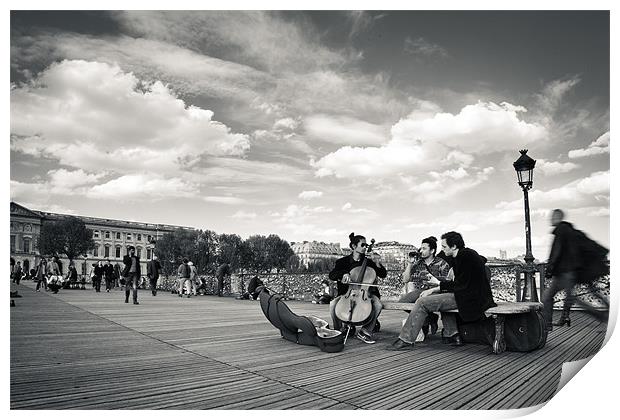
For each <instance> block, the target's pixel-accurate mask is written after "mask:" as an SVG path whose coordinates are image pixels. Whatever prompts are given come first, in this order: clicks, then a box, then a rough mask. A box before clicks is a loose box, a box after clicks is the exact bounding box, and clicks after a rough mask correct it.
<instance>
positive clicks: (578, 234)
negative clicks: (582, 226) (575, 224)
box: [574, 229, 609, 284]
mask: <svg viewBox="0 0 620 420" xmlns="http://www.w3.org/2000/svg"><path fill="white" fill-rule="evenodd" d="M574 231H575V236H574V239H575V242H576V244H577V249H578V251H577V252H578V254H579V256H580V257H581V261H582V264H581V267H580V268H579V269H578V276H577V278H578V282H579V283H586V284H587V283H592V282H594V281H595V280H597V279H598V278H600V277H603V276H606V275H608V274H609V264H608V261H607V254H608V253H609V250H608V249H607V248H605V247H604V246H602V245H600V244H599V243H597V242H596V241H594V240H592V239H590V238H589V237H588V236H587V235H586V234H585V233H584V232H582V231H580V230H578V229H574Z"/></svg>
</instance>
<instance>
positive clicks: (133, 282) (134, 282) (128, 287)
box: [125, 273, 140, 302]
mask: <svg viewBox="0 0 620 420" xmlns="http://www.w3.org/2000/svg"><path fill="white" fill-rule="evenodd" d="M139 282H140V275H139V274H137V273H129V276H127V277H126V278H125V301H128V300H129V292H130V291H132V290H133V301H134V302H137V301H138V283H139Z"/></svg>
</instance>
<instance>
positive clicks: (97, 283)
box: [93, 261, 105, 293]
mask: <svg viewBox="0 0 620 420" xmlns="http://www.w3.org/2000/svg"><path fill="white" fill-rule="evenodd" d="M93 272H94V275H93V285H94V287H95V292H97V293H99V292H101V280H102V279H103V276H104V274H105V269H104V268H103V261H99V262H98V263H97V265H96V266H95V267H94V269H93Z"/></svg>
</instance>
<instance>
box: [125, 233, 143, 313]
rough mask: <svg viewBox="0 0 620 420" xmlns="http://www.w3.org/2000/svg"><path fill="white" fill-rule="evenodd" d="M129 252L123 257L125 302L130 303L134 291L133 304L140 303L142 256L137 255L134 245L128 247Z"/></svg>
mask: <svg viewBox="0 0 620 420" xmlns="http://www.w3.org/2000/svg"><path fill="white" fill-rule="evenodd" d="M127 252H128V254H127V255H125V256H124V257H123V263H124V264H125V267H124V268H123V272H122V273H121V274H122V276H123V277H124V279H125V303H129V294H130V292H131V291H133V304H134V305H139V303H138V283H139V282H140V275H141V273H140V257H138V256H137V255H136V248H135V247H134V246H133V245H132V246H130V247H129V248H127Z"/></svg>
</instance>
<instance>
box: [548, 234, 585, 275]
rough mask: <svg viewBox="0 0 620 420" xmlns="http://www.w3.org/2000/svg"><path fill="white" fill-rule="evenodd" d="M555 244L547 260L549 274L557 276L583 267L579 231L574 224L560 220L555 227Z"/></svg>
mask: <svg viewBox="0 0 620 420" xmlns="http://www.w3.org/2000/svg"><path fill="white" fill-rule="evenodd" d="M552 233H553V235H554V236H555V238H553V244H552V245H551V252H550V254H549V259H548V260H547V269H546V271H547V275H549V276H556V275H558V274H561V273H570V272H573V271H577V270H579V269H580V268H581V255H579V250H578V240H577V237H576V235H577V233H576V232H575V229H574V228H573V225H572V224H570V223H568V222H560V223H558V225H557V226H556V227H555V229H553V232H552Z"/></svg>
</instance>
